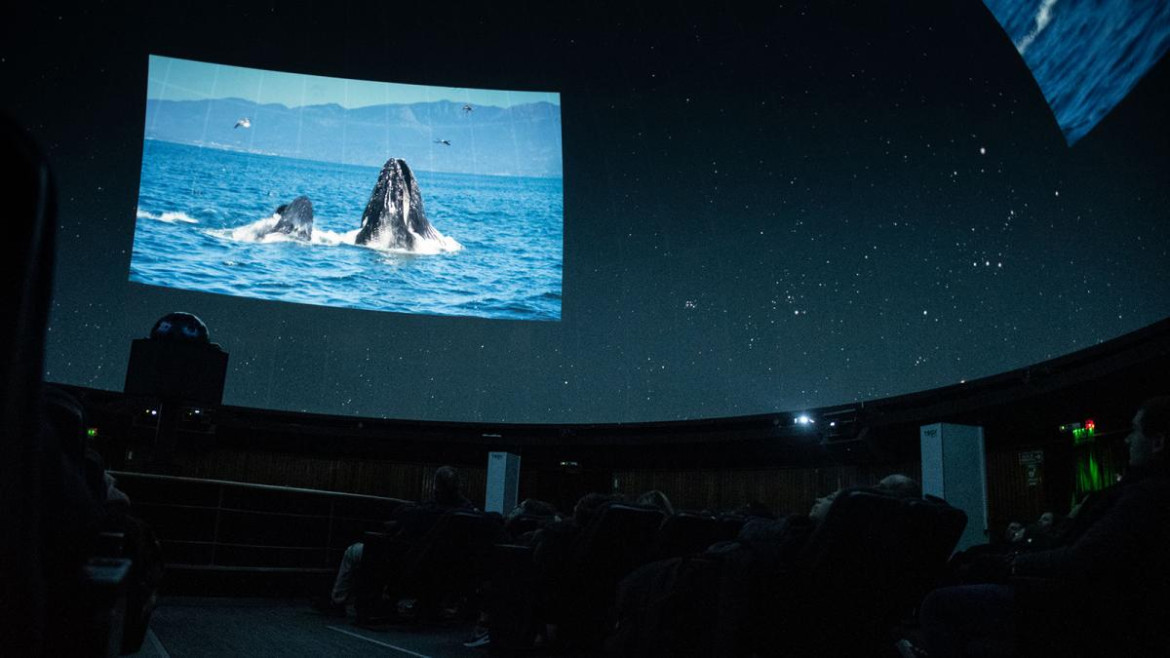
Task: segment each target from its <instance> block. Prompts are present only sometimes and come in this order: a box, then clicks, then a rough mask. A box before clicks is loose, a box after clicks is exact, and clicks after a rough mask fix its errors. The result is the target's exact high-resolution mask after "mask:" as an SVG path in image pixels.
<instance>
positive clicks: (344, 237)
mask: <svg viewBox="0 0 1170 658" xmlns="http://www.w3.org/2000/svg"><path fill="white" fill-rule="evenodd" d="M361 231H362V229H361V228H360V227H359V228H355V229H354V230H352V231H345V232H342V233H338V232H335V231H326V230H325V229H321V228H314V229H313V244H323V245H326V246H330V247H333V246H336V245H339V244H354V242H355V241H356V240H357V234H358V233H361Z"/></svg>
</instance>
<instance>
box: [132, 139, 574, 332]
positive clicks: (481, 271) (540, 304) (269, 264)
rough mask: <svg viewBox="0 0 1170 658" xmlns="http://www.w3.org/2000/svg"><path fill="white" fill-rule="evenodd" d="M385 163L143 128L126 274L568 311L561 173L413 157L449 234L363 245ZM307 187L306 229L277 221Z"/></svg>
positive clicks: (387, 302) (531, 311) (370, 300)
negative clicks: (395, 244) (272, 150)
mask: <svg viewBox="0 0 1170 658" xmlns="http://www.w3.org/2000/svg"><path fill="white" fill-rule="evenodd" d="M391 155H393V154H391ZM408 164H409V163H408ZM379 171H380V167H377V166H360V165H351V164H338V163H333V162H321V161H314V160H304V159H295V158H289V157H283V156H278V155H265V154H257V153H245V152H237V151H231V150H224V149H218V148H210V147H201V146H192V145H187V144H176V143H172V142H167V141H161V140H147V141H146V142H145V143H144V147H143V161H142V179H141V185H140V190H139V199H138V212H137V224H136V228H135V232H134V249H133V254H132V258H131V264H130V280H131V281H135V282H138V283H144V284H149V285H156V286H165V287H170V288H182V289H187V290H197V291H202V292H210V293H219V294H224V295H236V296H244V297H254V298H261V299H269V300H278V301H285V302H295V303H301V304H317V305H330V306H341V307H347V308H358V309H369V310H378V311H395V312H402V313H426V314H433V315H465V316H476V317H486V318H502V319H512V320H558V319H559V318H560V313H561V275H562V272H561V269H562V265H561V263H562V246H563V237H562V220H561V218H562V216H563V210H562V181H561V179H560V178H546V177H528V176H500V175H482V174H468V173H439V172H428V171H423V170H418V169H415V170H414V176H415V177H416V178H417V182H418V186H419V190H420V192H421V194H422V199H423V203H424V209H425V212H426V215H427V217H428V218H429V220H430V222H431V224H432V225H433V226H434V228H435V229H437V230H438V231H439V232H440V233H441V234H442V239H441V240H436V241H430V242H429V243H428V245H427V246H426V247H425V248H422V249H416V250H410V251H407V250H402V249H377V248H373V247H368V246H359V245H357V244H355V238H356V236H357V233H358V229H359V227H360V225H361V219H362V214H363V211H364V210H365V208H366V203H367V201H368V200H369V198H370V194H371V191H372V190H373V188H374V185H375V183H376V182H377V180H378V175H379ZM298 196H306V197H308V198H309V199H310V200H311V202H312V205H313V211H314V212H313V214H314V218H313V220H314V221H313V230H312V237H311V239H310V240H308V241H303V240H295V239H292V238H291V237H290V236H288V235H286V234H283V233H280V232H272V230H271V229H272V228H273V227H274V226H275V224H276V221H277V218H278V215H277V213H276V209H277V208H278V207H279V206H281V205H282V204H288V203H289V202H290V201H292V200H293V199H294V198H295V197H298Z"/></svg>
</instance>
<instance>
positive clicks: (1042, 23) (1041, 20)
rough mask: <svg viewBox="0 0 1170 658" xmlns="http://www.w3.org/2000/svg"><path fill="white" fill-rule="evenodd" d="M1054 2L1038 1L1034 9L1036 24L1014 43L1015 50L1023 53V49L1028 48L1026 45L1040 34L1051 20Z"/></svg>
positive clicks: (1053, 0)
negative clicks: (1038, 5)
mask: <svg viewBox="0 0 1170 658" xmlns="http://www.w3.org/2000/svg"><path fill="white" fill-rule="evenodd" d="M1056 3H1057V0H1042V1H1041V2H1040V8H1039V9H1037V10H1036V26H1035V27H1034V28H1032V31H1031V32H1029V33H1028V34H1027V35H1026V36H1025V37H1024V38H1023V39H1020V42H1019V43H1017V44H1016V50H1018V51H1020V54H1021V55H1023V54H1024V51H1026V50H1028V46H1031V45H1032V42H1033V41H1035V40H1036V37H1038V36H1040V33H1041V32H1043V31H1044V29H1045V28H1047V27H1048V24H1049V23H1051V22H1052V8H1053V7H1055V6H1056Z"/></svg>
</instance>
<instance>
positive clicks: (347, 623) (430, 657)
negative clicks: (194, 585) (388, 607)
mask: <svg viewBox="0 0 1170 658" xmlns="http://www.w3.org/2000/svg"><path fill="white" fill-rule="evenodd" d="M472 626H473V624H471V623H470V622H468V623H462V622H461V623H442V624H437V623H436V624H424V625H419V626H392V627H389V628H385V629H382V628H379V629H368V628H361V627H358V626H354V625H353V618H352V616H351V617H350V618H339V617H327V616H323V615H321V614H318V613H317V612H315V611H314V610H313V609H312V608H310V607H309V604H308V602H307V601H304V600H301V601H293V600H282V599H241V598H210V597H179V596H172V597H164V598H162V599H161V600H160V601H159V605H158V608H156V609H155V611H154V616H153V617H151V620H150V630H149V631H148V632H147V636H146V641H145V642H144V643H143V645H142V650H141V651H139V652H138V653H137V654H135V655H136V656H140V657H143V656H147V657H150V658H157V657H162V658H166V657H173V658H181V657H183V656H249V657H254V656H282V657H283V656H415V657H417V658H440V657H447V656H450V657H453V658H454V657H460V656H464V657H473V656H478V657H481V658H483V657H485V656H487V655H488V652H487V649H486V648H483V649H467V648H465V647H464V646H463V642H464V641H466V640H468V639H470V637H471V634H472Z"/></svg>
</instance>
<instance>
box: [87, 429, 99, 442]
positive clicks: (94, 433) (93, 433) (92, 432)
mask: <svg viewBox="0 0 1170 658" xmlns="http://www.w3.org/2000/svg"><path fill="white" fill-rule="evenodd" d="M85 435H86V436H88V437H89V438H91V439H92V438H93V437H95V436H97V428H96V427H91V428H89V429H87V430H85Z"/></svg>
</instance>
